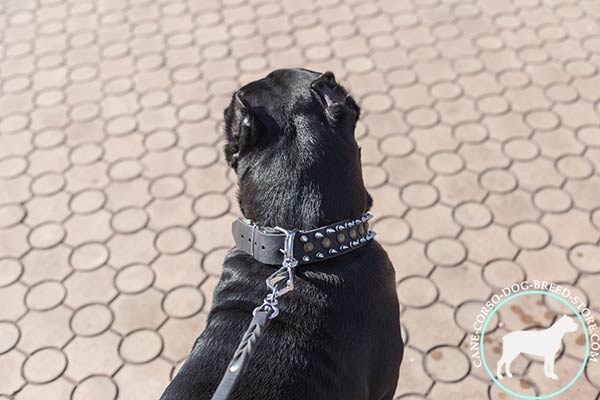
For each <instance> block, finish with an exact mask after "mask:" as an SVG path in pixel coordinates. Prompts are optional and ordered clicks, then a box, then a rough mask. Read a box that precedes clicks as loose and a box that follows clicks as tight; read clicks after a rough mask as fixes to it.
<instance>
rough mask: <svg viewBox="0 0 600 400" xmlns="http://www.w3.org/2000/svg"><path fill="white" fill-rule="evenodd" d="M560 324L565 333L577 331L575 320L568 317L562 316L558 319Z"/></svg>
mask: <svg viewBox="0 0 600 400" xmlns="http://www.w3.org/2000/svg"><path fill="white" fill-rule="evenodd" d="M559 322H560V324H561V325H562V326H563V327H564V328H565V331H567V332H575V331H577V322H575V320H574V319H573V318H571V317H569V316H568V315H566V314H565V315H563V316H562V317H561V318H560V321H559Z"/></svg>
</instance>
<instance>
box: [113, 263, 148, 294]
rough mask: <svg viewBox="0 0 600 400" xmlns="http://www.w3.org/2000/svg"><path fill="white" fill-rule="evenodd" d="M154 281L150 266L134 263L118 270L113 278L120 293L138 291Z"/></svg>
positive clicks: (146, 287)
mask: <svg viewBox="0 0 600 400" xmlns="http://www.w3.org/2000/svg"><path fill="white" fill-rule="evenodd" d="M153 282H154V271H153V270H152V268H150V267H148V266H146V265H141V264H134V265H129V266H127V267H125V268H123V269H122V270H120V271H119V273H118V274H117V276H116V278H115V286H116V287H117V289H119V291H120V292H121V293H128V294H134V293H140V292H142V291H144V290H146V289H148V288H149V287H150V286H152V283H153Z"/></svg>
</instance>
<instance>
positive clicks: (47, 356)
mask: <svg viewBox="0 0 600 400" xmlns="http://www.w3.org/2000/svg"><path fill="white" fill-rule="evenodd" d="M66 367H67V357H66V356H65V354H64V353H63V352H62V351H60V350H59V349H54V348H44V349H40V350H38V351H36V352H35V353H33V354H32V355H30V356H29V358H27V360H25V364H23V376H24V377H25V379H27V381H28V382H30V383H48V382H51V381H53V380H54V379H56V378H58V377H59V376H60V375H61V374H62V373H63V372H64V370H65V369H66Z"/></svg>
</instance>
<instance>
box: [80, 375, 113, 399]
mask: <svg viewBox="0 0 600 400" xmlns="http://www.w3.org/2000/svg"><path fill="white" fill-rule="evenodd" d="M117 391H118V390H117V385H116V384H115V382H114V381H113V380H112V379H111V378H110V377H108V376H104V375H92V376H89V377H87V378H85V379H84V380H83V381H82V382H80V383H79V384H78V385H77V386H76V387H75V390H74V391H73V394H72V396H71V400H115V399H116V398H117Z"/></svg>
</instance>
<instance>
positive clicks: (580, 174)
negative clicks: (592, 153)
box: [556, 155, 594, 179]
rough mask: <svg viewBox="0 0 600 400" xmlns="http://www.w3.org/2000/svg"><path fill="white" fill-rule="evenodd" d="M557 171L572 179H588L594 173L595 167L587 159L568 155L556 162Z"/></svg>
mask: <svg viewBox="0 0 600 400" xmlns="http://www.w3.org/2000/svg"><path fill="white" fill-rule="evenodd" d="M556 169H557V170H558V172H560V173H561V174H562V175H563V176H565V177H567V178H571V179H586V178H589V177H590V176H591V175H592V174H593V173H594V166H593V165H592V163H591V162H590V161H589V160H588V159H587V158H585V157H582V156H576V155H567V156H564V157H561V158H559V159H558V160H557V161H556Z"/></svg>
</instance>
